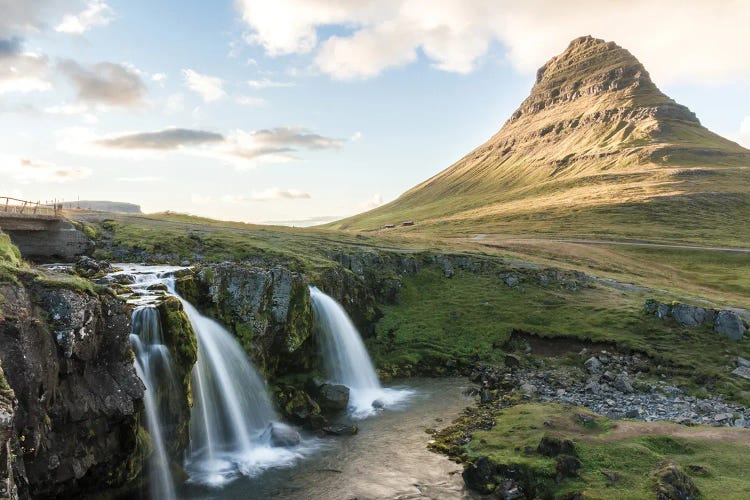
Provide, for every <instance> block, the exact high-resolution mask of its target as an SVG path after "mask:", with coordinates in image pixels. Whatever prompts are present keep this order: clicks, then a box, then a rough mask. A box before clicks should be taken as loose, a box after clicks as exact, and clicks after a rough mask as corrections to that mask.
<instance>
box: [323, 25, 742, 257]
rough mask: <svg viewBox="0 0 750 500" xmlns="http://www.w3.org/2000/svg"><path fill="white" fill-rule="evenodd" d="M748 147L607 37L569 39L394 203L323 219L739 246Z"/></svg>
mask: <svg viewBox="0 0 750 500" xmlns="http://www.w3.org/2000/svg"><path fill="white" fill-rule="evenodd" d="M749 167H750V151H749V150H747V149H745V148H743V147H741V146H739V145H738V144H736V143H734V142H731V141H729V140H727V139H724V138H722V137H720V136H718V135H716V134H714V133H713V132H711V131H710V130H708V129H707V128H705V127H703V126H702V125H701V123H700V121H699V120H698V118H697V117H696V116H695V114H693V113H692V112H691V111H690V110H689V109H688V108H686V107H685V106H682V105H680V104H678V103H676V102H675V101H674V100H672V99H671V98H669V97H668V96H666V95H665V94H664V93H662V92H661V91H660V90H659V89H658V88H657V87H656V85H655V84H654V83H653V82H652V80H651V78H650V76H649V74H648V72H647V71H646V69H645V68H644V67H643V65H642V64H641V63H640V62H639V61H638V60H637V59H636V58H635V57H634V56H633V55H632V54H630V52H628V51H627V50H625V49H623V48H621V47H619V46H617V45H616V44H615V43H613V42H605V41H603V40H598V39H595V38H592V37H581V38H578V39H576V40H573V41H572V42H571V44H570V45H569V46H568V48H567V49H566V50H565V51H564V52H563V53H562V54H560V55H558V56H556V57H554V58H552V59H551V60H550V61H549V62H547V63H546V64H545V65H544V66H542V67H541V68H540V69H539V71H538V72H537V77H536V83H535V84H534V86H533V88H532V90H531V93H530V95H529V97H528V98H527V99H526V100H525V101H524V102H523V103H522V104H521V106H520V107H519V108H518V109H517V110H516V111H515V112H514V113H513V114H512V116H511V117H510V119H508V121H507V122H506V123H505V125H504V126H503V127H502V129H501V130H500V131H499V132H498V133H497V134H495V135H494V136H493V137H492V138H490V139H489V140H488V141H487V142H486V143H484V144H482V145H481V146H479V147H478V148H476V149H475V150H473V151H472V152H470V153H469V154H468V155H466V156H465V157H464V158H462V159H461V160H459V161H458V162H456V163H455V164H453V165H452V166H450V167H449V168H447V169H446V170H444V171H443V172H441V173H439V174H437V175H436V176H434V177H433V178H431V179H429V180H427V181H425V182H423V183H422V184H419V185H418V186H416V187H414V188H412V189H410V190H409V191H407V192H406V193H404V194H403V195H402V196H401V197H399V198H398V199H397V200H395V201H393V202H392V203H389V204H387V205H384V206H382V207H379V208H377V209H375V210H372V211H370V212H366V213H364V214H360V215H357V216H354V217H351V218H348V219H345V220H343V221H339V222H336V223H333V224H331V225H329V227H333V228H338V229H350V230H374V229H378V228H382V227H383V226H384V225H386V224H397V225H398V223H400V222H402V221H405V220H413V221H415V223H416V225H415V227H414V228H413V229H410V230H417V231H429V232H438V233H442V234H459V235H460V234H465V235H469V234H472V233H504V234H521V233H524V234H540V235H557V236H561V235H564V236H576V237H601V238H606V237H612V236H617V237H622V238H633V239H648V240H661V241H692V242H697V241H701V242H707V241H713V242H717V243H718V242H721V243H723V244H728V245H732V244H741V241H742V240H745V241H746V240H747V237H748V236H750V229H748V228H750V224H748V222H750V194H748V188H749V187H750V168H749Z"/></svg>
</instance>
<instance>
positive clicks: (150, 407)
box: [130, 306, 176, 500]
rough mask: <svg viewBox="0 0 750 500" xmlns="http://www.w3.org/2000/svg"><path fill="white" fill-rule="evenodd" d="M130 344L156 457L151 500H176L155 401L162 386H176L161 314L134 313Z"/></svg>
mask: <svg viewBox="0 0 750 500" xmlns="http://www.w3.org/2000/svg"><path fill="white" fill-rule="evenodd" d="M130 344H131V345H132V346H133V352H134V353H135V361H134V362H133V364H134V366H135V371H136V373H137V374H138V376H139V377H140V379H141V381H143V385H144V386H145V387H146V391H145V393H144V396H143V401H144V405H145V407H146V428H147V429H148V433H149V435H150V436H151V443H152V446H153V450H154V451H153V455H152V457H151V459H150V460H149V478H150V487H151V498H161V499H164V500H171V499H174V498H176V495H175V489H174V479H173V478H172V473H171V468H170V466H169V456H168V454H167V449H166V445H165V443H164V428H165V424H164V415H163V412H162V409H161V407H160V405H159V404H158V401H157V398H156V393H157V391H156V389H157V387H158V386H159V384H162V386H166V388H167V390H169V389H172V388H173V387H174V371H173V369H172V361H171V358H170V356H169V350H168V349H167V347H166V346H165V345H164V343H163V341H162V336H161V325H160V321H159V311H158V310H157V309H156V308H154V307H151V306H142V307H139V308H137V309H136V310H135V311H133V327H132V333H131V334H130Z"/></svg>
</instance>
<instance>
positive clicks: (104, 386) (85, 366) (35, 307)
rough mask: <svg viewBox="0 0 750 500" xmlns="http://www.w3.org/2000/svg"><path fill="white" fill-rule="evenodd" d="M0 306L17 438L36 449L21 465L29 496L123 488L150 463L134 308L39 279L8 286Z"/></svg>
mask: <svg viewBox="0 0 750 500" xmlns="http://www.w3.org/2000/svg"><path fill="white" fill-rule="evenodd" d="M0 301H2V309H3V311H2V313H3V320H2V321H0V365H2V368H3V370H4V374H5V378H6V379H7V383H8V386H9V387H10V388H12V389H13V393H14V395H15V396H14V399H15V400H17V403H15V404H16V407H17V411H16V412H15V416H14V425H15V429H17V430H18V432H22V434H21V436H23V441H24V442H25V443H26V444H25V445H24V446H26V447H27V449H28V448H34V452H33V453H25V454H20V453H19V454H18V455H17V457H16V459H15V466H14V468H15V469H16V471H19V472H18V473H19V474H22V476H21V479H22V480H21V481H19V483H18V484H17V485H16V486H17V488H18V494H19V496H20V497H21V498H54V497H57V498H79V497H85V496H90V495H95V494H97V493H101V492H102V491H103V490H105V489H106V488H108V487H117V486H121V485H123V484H124V483H125V482H126V481H127V480H128V478H130V477H132V476H133V475H136V474H138V473H139V472H140V470H141V467H142V465H143V456H144V454H145V450H144V449H142V448H141V447H140V446H141V445H140V444H139V443H138V441H137V440H136V436H137V435H140V434H139V432H141V429H142V428H140V427H139V421H141V422H142V420H141V419H140V418H139V415H138V412H139V410H140V408H141V407H142V402H141V400H142V398H143V384H142V383H141V381H140V380H139V379H138V377H137V375H136V373H135V370H134V368H133V358H132V350H131V348H130V342H129V337H130V311H129V309H128V308H127V307H126V305H125V303H124V302H122V301H121V300H119V299H117V298H115V297H113V296H112V295H110V294H107V293H101V294H97V293H95V292H94V293H90V292H85V291H83V290H75V289H68V288H62V287H58V286H55V285H54V284H47V283H39V282H37V281H35V280H29V281H28V282H21V283H18V284H13V285H11V284H0ZM0 403H2V397H0ZM2 408H3V405H2V404H0V434H2V430H3V425H4V423H6V422H7V418H6V414H7V412H6V413H3V411H2ZM14 434H15V431H14ZM21 436H16V437H15V438H14V439H20V438H21ZM0 455H2V452H0ZM50 470H53V471H54V472H50ZM0 476H2V474H1V473H0ZM1 483H2V479H1V478H0V484H1Z"/></svg>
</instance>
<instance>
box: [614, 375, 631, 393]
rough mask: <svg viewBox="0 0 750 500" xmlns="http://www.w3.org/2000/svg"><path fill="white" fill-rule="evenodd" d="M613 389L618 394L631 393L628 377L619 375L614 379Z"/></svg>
mask: <svg viewBox="0 0 750 500" xmlns="http://www.w3.org/2000/svg"><path fill="white" fill-rule="evenodd" d="M613 385H614V387H615V389H617V390H618V391H620V392H624V393H625V394H630V393H631V392H633V385H632V384H631V383H630V377H628V374H627V373H620V374H619V375H617V377H615V381H614V383H613Z"/></svg>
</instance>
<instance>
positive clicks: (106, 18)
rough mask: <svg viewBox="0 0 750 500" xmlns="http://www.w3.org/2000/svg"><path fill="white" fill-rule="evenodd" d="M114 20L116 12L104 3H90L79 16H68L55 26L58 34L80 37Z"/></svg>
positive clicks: (97, 0) (95, 1)
mask: <svg viewBox="0 0 750 500" xmlns="http://www.w3.org/2000/svg"><path fill="white" fill-rule="evenodd" d="M112 19H114V11H113V10H112V8H111V7H110V6H109V5H107V4H106V3H104V2H101V1H99V0H92V1H90V2H89V3H88V4H87V5H86V8H85V9H84V10H82V11H81V12H79V13H78V14H68V15H66V16H65V17H63V20H62V22H60V24H58V25H57V26H55V31H57V32H58V33H69V34H74V35H80V34H83V33H85V32H87V31H88V30H90V29H91V28H93V27H94V26H106V25H108V24H109V23H110V22H111V21H112Z"/></svg>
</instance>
